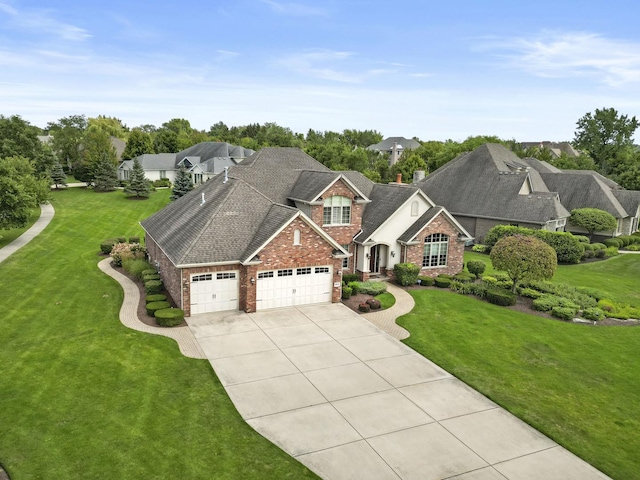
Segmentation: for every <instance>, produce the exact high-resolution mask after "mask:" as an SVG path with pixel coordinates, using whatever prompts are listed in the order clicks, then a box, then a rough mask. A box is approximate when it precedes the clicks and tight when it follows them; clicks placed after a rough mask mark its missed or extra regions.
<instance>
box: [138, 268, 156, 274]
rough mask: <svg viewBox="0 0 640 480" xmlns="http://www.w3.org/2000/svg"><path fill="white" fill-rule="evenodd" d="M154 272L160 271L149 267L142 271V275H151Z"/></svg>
mask: <svg viewBox="0 0 640 480" xmlns="http://www.w3.org/2000/svg"><path fill="white" fill-rule="evenodd" d="M154 273H158V271H157V270H156V269H155V268H148V269H146V270H143V271H142V275H151V274H154Z"/></svg>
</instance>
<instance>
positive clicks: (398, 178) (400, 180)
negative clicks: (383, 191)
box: [396, 173, 402, 185]
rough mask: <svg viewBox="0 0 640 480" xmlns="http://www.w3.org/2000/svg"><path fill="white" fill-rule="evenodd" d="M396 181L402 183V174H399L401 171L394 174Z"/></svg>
mask: <svg viewBox="0 0 640 480" xmlns="http://www.w3.org/2000/svg"><path fill="white" fill-rule="evenodd" d="M396 183H398V184H400V185H402V174H401V173H399V174H398V175H397V176H396Z"/></svg>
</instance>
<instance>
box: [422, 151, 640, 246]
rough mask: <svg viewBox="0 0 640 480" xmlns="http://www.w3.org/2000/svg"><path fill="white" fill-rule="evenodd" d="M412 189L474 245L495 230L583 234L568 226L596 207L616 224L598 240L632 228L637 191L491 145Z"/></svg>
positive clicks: (639, 204) (638, 209)
mask: <svg viewBox="0 0 640 480" xmlns="http://www.w3.org/2000/svg"><path fill="white" fill-rule="evenodd" d="M417 185H418V186H419V187H420V188H421V189H422V190H424V191H425V193H426V194H427V195H428V196H429V197H430V198H432V199H433V200H434V201H435V202H436V203H438V204H439V205H443V206H444V207H445V208H447V210H449V211H450V212H451V213H452V214H453V216H454V217H455V218H456V219H457V220H458V221H459V222H460V224H461V225H462V226H463V227H464V228H465V229H466V230H467V231H468V232H469V233H471V235H472V236H474V237H475V238H476V239H478V240H479V241H482V239H483V237H484V236H485V234H486V233H487V231H489V229H491V228H492V227H493V226H495V225H519V226H522V227H529V228H539V229H543V230H561V231H562V230H567V231H571V232H574V233H584V230H583V229H580V228H579V227H576V226H574V225H570V224H568V220H569V216H570V212H571V210H574V209H577V208H598V209H600V210H604V211H607V212H609V213H610V214H612V215H613V216H614V217H615V218H616V219H617V221H618V227H617V228H616V230H615V231H612V232H598V234H599V235H600V236H607V237H611V236H617V235H629V234H631V233H633V232H635V231H636V230H637V229H638V218H639V217H640V192H638V191H632V190H624V189H623V188H622V187H620V185H618V184H617V183H616V182H614V181H613V180H611V179H608V178H606V177H604V176H602V175H600V174H599V173H597V172H595V171H593V170H560V169H558V168H556V167H554V166H553V165H551V164H549V163H547V162H543V161H540V160H538V159H535V158H518V157H517V156H516V155H515V154H514V153H513V152H512V151H511V150H509V149H508V148H506V147H504V146H502V145H497V144H490V143H488V144H485V145H481V146H480V147H478V148H476V149H475V150H474V151H472V152H469V153H464V154H462V155H460V156H458V157H457V158H455V159H454V160H452V161H451V162H449V163H447V164H445V165H443V166H442V167H440V168H439V169H438V170H436V171H435V172H433V173H432V174H430V175H429V176H427V177H426V178H425V179H424V180H422V181H420V182H418V183H417Z"/></svg>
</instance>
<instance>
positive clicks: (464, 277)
mask: <svg viewBox="0 0 640 480" xmlns="http://www.w3.org/2000/svg"><path fill="white" fill-rule="evenodd" d="M453 279H454V280H457V281H458V282H462V283H471V282H473V281H474V280H475V279H476V276H475V275H474V274H473V273H467V272H460V273H456V274H455V275H454V276H453Z"/></svg>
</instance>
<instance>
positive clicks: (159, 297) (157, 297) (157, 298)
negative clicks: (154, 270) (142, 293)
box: [145, 293, 167, 303]
mask: <svg viewBox="0 0 640 480" xmlns="http://www.w3.org/2000/svg"><path fill="white" fill-rule="evenodd" d="M166 299H167V296H166V295H165V294H163V293H156V294H153V295H147V297H146V298H145V303H151V302H164V301H165V300H166Z"/></svg>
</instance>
